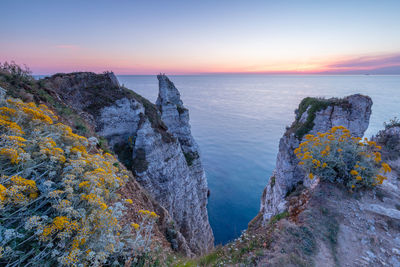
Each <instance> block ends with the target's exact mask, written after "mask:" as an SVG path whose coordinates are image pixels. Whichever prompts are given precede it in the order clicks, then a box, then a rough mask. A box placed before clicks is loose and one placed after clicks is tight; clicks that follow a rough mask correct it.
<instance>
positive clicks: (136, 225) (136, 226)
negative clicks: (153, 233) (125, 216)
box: [131, 223, 139, 230]
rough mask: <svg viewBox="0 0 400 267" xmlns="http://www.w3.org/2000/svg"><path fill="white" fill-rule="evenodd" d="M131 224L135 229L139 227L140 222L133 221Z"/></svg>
mask: <svg viewBox="0 0 400 267" xmlns="http://www.w3.org/2000/svg"><path fill="white" fill-rule="evenodd" d="M131 226H132V227H133V228H135V230H137V229H139V224H137V223H131Z"/></svg>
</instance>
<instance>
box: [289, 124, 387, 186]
mask: <svg viewBox="0 0 400 267" xmlns="http://www.w3.org/2000/svg"><path fill="white" fill-rule="evenodd" d="M305 139H306V141H305V142H303V143H301V144H300V145H299V147H298V148H296V149H295V150H294V153H295V154H296V155H297V157H298V158H299V159H300V160H301V161H300V162H299V165H301V166H302V167H303V168H304V170H306V171H307V172H308V177H309V178H310V179H313V178H314V177H315V176H317V177H319V178H320V179H322V180H327V181H330V182H335V183H340V184H343V185H345V186H346V187H348V188H350V189H357V188H363V187H364V188H370V187H372V186H375V185H377V184H382V182H383V181H384V180H385V179H387V177H385V176H383V175H382V174H385V173H387V172H390V171H391V169H390V167H389V165H388V164H387V163H384V162H382V159H381V153H380V152H379V151H380V150H381V147H380V146H378V145H377V144H376V143H375V142H374V141H368V139H367V138H364V140H362V139H361V138H357V137H352V136H351V135H350V131H349V130H348V129H346V128H345V127H343V126H335V127H333V128H332V129H331V130H330V131H329V132H326V133H317V135H315V136H314V135H311V134H308V135H306V136H305Z"/></svg>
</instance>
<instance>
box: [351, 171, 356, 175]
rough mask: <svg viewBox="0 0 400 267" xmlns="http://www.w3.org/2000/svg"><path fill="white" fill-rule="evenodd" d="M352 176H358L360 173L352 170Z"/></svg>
mask: <svg viewBox="0 0 400 267" xmlns="http://www.w3.org/2000/svg"><path fill="white" fill-rule="evenodd" d="M350 174H351V175H358V171H356V170H351V171H350Z"/></svg>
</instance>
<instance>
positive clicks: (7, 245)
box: [0, 99, 157, 266]
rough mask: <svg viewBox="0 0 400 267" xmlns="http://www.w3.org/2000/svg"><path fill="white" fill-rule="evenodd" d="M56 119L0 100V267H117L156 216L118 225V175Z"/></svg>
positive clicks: (107, 159)
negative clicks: (55, 266) (113, 265)
mask: <svg viewBox="0 0 400 267" xmlns="http://www.w3.org/2000/svg"><path fill="white" fill-rule="evenodd" d="M57 120H58V118H57V116H55V114H53V112H52V111H51V110H49V109H48V108H47V107H46V106H44V105H39V106H37V105H36V104H34V103H24V102H22V101H19V100H15V99H8V100H4V99H0V265H1V266H24V265H34V266H43V265H48V266H54V265H68V266H77V265H82V266H84V265H90V266H101V265H109V264H119V265H122V264H123V263H124V262H123V261H124V260H129V259H130V258H132V257H135V256H137V255H138V254H139V253H141V252H143V251H145V250H146V249H148V248H149V244H150V241H151V233H152V227H153V224H154V222H155V220H156V218H157V215H156V214H155V213H154V212H150V211H140V216H141V218H142V221H141V222H139V223H135V222H132V224H128V225H124V226H123V225H122V224H121V223H120V218H121V217H122V216H123V215H124V210H126V209H128V208H130V207H129V205H132V204H133V201H132V200H131V199H127V200H121V199H120V195H119V194H118V193H117V190H118V189H119V188H120V187H121V186H123V185H124V184H125V182H126V180H127V178H128V175H127V172H126V170H123V169H120V168H118V167H116V166H118V164H115V163H116V162H117V160H116V159H115V157H114V156H113V155H111V154H108V153H105V154H102V153H99V152H98V150H97V149H96V148H95V147H93V146H92V145H91V144H89V142H88V140H87V139H86V138H85V137H83V136H79V135H77V134H74V133H73V132H72V129H71V128H70V127H68V126H66V125H63V124H61V123H57ZM121 260H122V262H121Z"/></svg>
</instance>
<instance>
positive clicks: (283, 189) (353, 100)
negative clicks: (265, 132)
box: [259, 95, 372, 223]
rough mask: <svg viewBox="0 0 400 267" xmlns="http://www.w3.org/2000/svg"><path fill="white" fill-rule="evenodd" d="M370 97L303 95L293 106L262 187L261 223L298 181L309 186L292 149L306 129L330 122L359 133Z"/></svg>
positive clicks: (364, 125)
mask: <svg viewBox="0 0 400 267" xmlns="http://www.w3.org/2000/svg"><path fill="white" fill-rule="evenodd" d="M371 106H372V100H371V99H370V98H369V97H368V96H363V95H351V96H348V97H346V98H343V99H316V98H305V99H304V100H303V101H302V102H301V103H300V105H299V109H298V110H296V119H295V122H294V123H293V124H292V125H291V126H290V127H289V128H287V130H286V132H285V134H284V135H283V137H282V138H281V140H280V141H279V152H278V155H277V160H276V167H275V170H274V172H273V175H272V176H271V178H270V179H269V181H268V185H267V186H266V187H265V189H264V192H263V195H262V199H261V208H260V214H259V216H262V220H263V223H265V222H267V221H268V220H269V219H270V218H271V217H272V216H274V215H276V214H278V213H281V212H283V211H284V210H285V209H286V208H287V207H286V204H287V201H286V199H285V198H286V196H287V195H288V194H289V193H290V192H292V191H293V190H295V188H296V187H297V186H298V185H299V184H304V185H305V186H310V179H307V178H306V177H305V173H304V171H303V170H302V169H301V168H300V167H299V166H298V159H297V158H296V156H295V154H294V152H293V151H294V149H295V148H297V147H298V146H299V144H300V143H301V142H302V139H303V136H304V135H305V134H307V133H310V134H315V133H317V132H326V131H328V130H329V129H330V128H332V127H333V126H340V125H342V126H345V127H346V128H348V129H349V130H350V132H351V134H352V135H353V136H358V137H362V136H363V134H364V132H365V130H366V129H367V127H368V124H369V117H370V115H371Z"/></svg>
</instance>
